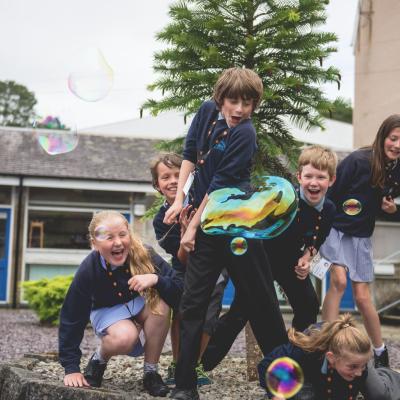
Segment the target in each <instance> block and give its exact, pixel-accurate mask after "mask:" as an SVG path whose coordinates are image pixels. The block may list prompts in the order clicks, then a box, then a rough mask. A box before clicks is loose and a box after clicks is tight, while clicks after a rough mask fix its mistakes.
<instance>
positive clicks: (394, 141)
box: [383, 128, 400, 161]
mask: <svg viewBox="0 0 400 400" xmlns="http://www.w3.org/2000/svg"><path fill="white" fill-rule="evenodd" d="M383 151H384V153H385V156H386V159H387V160H388V161H394V160H397V159H399V158H400V128H394V129H393V130H392V131H391V132H390V133H389V135H387V137H386V139H385V141H384V142H383Z"/></svg>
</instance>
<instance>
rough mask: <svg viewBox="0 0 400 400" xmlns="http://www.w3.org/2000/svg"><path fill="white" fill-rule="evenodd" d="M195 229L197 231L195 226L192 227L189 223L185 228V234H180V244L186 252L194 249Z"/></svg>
mask: <svg viewBox="0 0 400 400" xmlns="http://www.w3.org/2000/svg"><path fill="white" fill-rule="evenodd" d="M196 231H197V229H196V228H193V227H191V225H189V226H188V227H187V229H186V232H185V234H184V235H183V236H182V239H181V246H182V247H183V250H185V251H186V252H188V253H189V252H191V251H193V250H194V242H195V239H196Z"/></svg>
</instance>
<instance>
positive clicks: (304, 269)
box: [294, 256, 310, 280]
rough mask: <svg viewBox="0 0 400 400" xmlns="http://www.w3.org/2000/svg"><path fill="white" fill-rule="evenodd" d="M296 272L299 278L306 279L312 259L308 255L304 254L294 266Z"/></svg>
mask: <svg viewBox="0 0 400 400" xmlns="http://www.w3.org/2000/svg"><path fill="white" fill-rule="evenodd" d="M294 272H295V273H296V275H297V278H298V279H301V280H303V279H306V278H307V276H308V274H309V273H310V261H309V257H308V256H303V257H301V258H299V260H298V261H297V265H296V266H295V267H294Z"/></svg>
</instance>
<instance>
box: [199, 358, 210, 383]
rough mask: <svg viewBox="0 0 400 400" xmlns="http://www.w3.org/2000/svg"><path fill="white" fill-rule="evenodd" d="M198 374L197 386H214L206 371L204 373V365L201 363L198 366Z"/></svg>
mask: <svg viewBox="0 0 400 400" xmlns="http://www.w3.org/2000/svg"><path fill="white" fill-rule="evenodd" d="M196 374H197V386H203V385H211V384H212V380H211V379H210V378H209V376H208V375H207V374H206V371H204V367H203V364H201V363H199V364H197V367H196Z"/></svg>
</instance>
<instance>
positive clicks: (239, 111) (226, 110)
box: [221, 97, 254, 128]
mask: <svg viewBox="0 0 400 400" xmlns="http://www.w3.org/2000/svg"><path fill="white" fill-rule="evenodd" d="M253 108H254V101H253V100H252V99H249V100H244V99H242V98H241V97H238V98H237V99H231V98H227V97H225V98H224V102H223V104H222V106H221V114H222V115H223V116H224V118H225V120H226V123H227V124H228V126H229V128H234V127H235V126H237V125H239V123H240V122H242V121H243V120H245V119H249V118H250V116H251V113H252V112H253Z"/></svg>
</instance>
